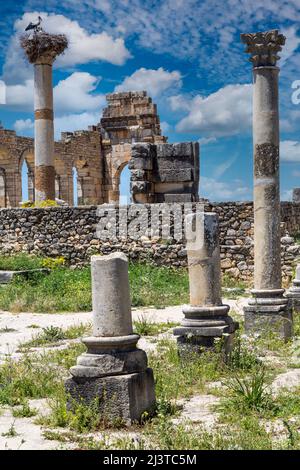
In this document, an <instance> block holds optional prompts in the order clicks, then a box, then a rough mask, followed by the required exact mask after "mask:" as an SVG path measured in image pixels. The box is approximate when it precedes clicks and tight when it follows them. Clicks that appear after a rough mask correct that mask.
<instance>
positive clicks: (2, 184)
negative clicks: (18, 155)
mask: <svg viewBox="0 0 300 470" xmlns="http://www.w3.org/2000/svg"><path fill="white" fill-rule="evenodd" d="M6 206H7V200H6V175H5V169H4V168H1V167H0V207H6Z"/></svg>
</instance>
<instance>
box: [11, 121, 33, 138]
mask: <svg viewBox="0 0 300 470" xmlns="http://www.w3.org/2000/svg"><path fill="white" fill-rule="evenodd" d="M14 129H15V131H16V132H17V134H20V135H23V134H24V133H25V134H28V131H30V133H31V131H32V130H33V129H34V122H33V121H32V120H31V119H18V120H17V121H16V122H15V124H14Z"/></svg>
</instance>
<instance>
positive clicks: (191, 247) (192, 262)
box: [174, 212, 238, 353]
mask: <svg viewBox="0 0 300 470" xmlns="http://www.w3.org/2000/svg"><path fill="white" fill-rule="evenodd" d="M186 232H187V237H188V240H187V256H188V269H189V284H190V305H186V306H184V308H183V313H184V319H183V320H182V323H181V326H180V327H178V328H175V329H174V335H175V336H178V338H177V343H178V348H179V352H180V353H186V352H190V351H192V352H199V351H200V350H201V349H202V348H203V347H205V348H212V347H214V345H215V339H216V338H222V337H223V338H224V347H225V351H226V352H228V351H229V350H230V347H231V344H232V338H233V334H234V332H235V330H236V329H237V328H238V324H237V323H236V322H234V321H233V320H232V318H231V317H230V316H229V315H228V312H229V309H230V307H229V305H223V303H222V296H221V268H220V246H219V220H218V215H217V214H215V213H212V212H211V213H210V212H205V213H204V212H197V213H196V214H189V215H188V216H187V217H186ZM224 334H226V335H225V336H224Z"/></svg>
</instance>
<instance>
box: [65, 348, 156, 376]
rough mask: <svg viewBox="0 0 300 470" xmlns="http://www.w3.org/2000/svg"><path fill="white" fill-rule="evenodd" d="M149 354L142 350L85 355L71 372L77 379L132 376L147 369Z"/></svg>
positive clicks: (79, 358) (82, 355)
mask: <svg viewBox="0 0 300 470" xmlns="http://www.w3.org/2000/svg"><path fill="white" fill-rule="evenodd" d="M147 366H148V361H147V354H146V353H145V351H143V350H142V349H135V350H133V351H108V352H107V353H103V354H89V353H84V354H81V356H79V357H78V359H77V365H76V366H74V367H71V369H70V372H71V374H72V375H74V376H76V377H82V378H83V377H85V378H91V377H105V376H107V375H121V374H132V373H135V372H142V371H144V370H146V369H147Z"/></svg>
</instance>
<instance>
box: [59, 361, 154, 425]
mask: <svg viewBox="0 0 300 470" xmlns="http://www.w3.org/2000/svg"><path fill="white" fill-rule="evenodd" d="M65 387H66V391H67V393H68V394H69V401H68V408H69V409H72V405H73V400H75V401H76V402H78V401H83V402H84V403H86V404H91V403H93V402H94V401H95V399H98V400H99V401H98V403H99V413H100V414H101V416H102V417H103V419H104V420H106V421H109V422H111V423H113V422H114V421H119V420H122V421H123V422H124V424H126V425H130V424H132V423H134V422H139V421H140V420H141V418H142V415H143V414H144V413H145V412H148V413H152V412H153V411H154V408H155V392H154V377H153V371H152V369H150V368H148V369H146V370H145V371H144V372H138V373H134V374H128V375H119V376H110V377H103V378H96V379H95V378H91V379H87V378H83V379H80V378H78V377H76V379H75V378H71V379H69V380H67V381H66V383H65Z"/></svg>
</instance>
